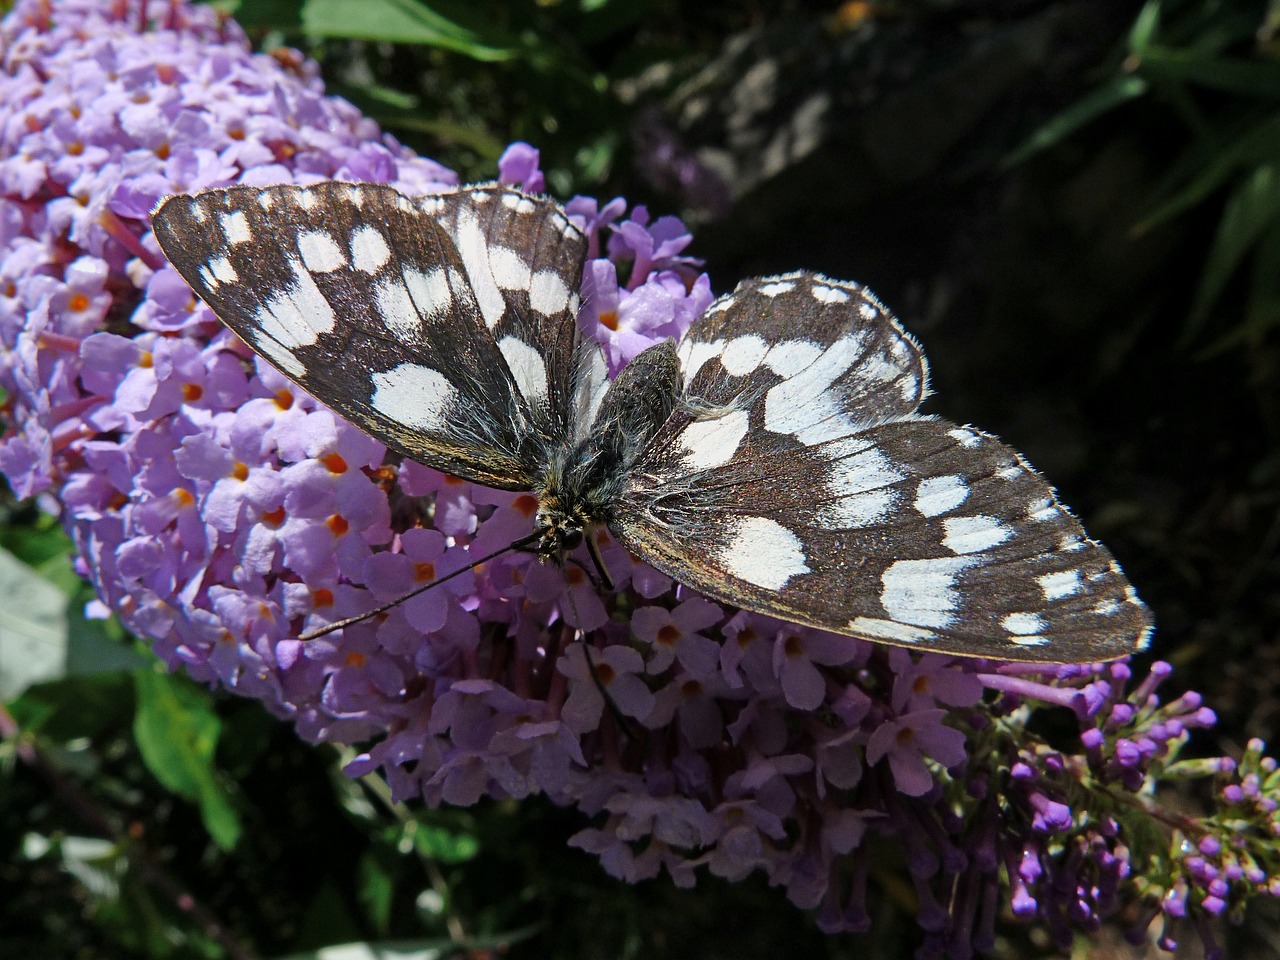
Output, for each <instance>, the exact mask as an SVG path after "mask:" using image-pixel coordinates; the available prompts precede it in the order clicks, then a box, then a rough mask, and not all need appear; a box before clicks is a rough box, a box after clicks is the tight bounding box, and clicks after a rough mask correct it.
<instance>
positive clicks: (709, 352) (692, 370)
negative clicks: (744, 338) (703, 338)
mask: <svg viewBox="0 0 1280 960" xmlns="http://www.w3.org/2000/svg"><path fill="white" fill-rule="evenodd" d="M723 349H724V341H723V340H712V341H711V342H710V343H701V342H698V341H696V340H686V341H684V343H682V344H680V349H679V350H678V351H677V355H678V356H679V357H680V366H681V367H682V368H683V369H684V382H685V383H689V382H690V381H692V380H693V378H694V376H696V375H697V373H698V371H699V370H701V369H702V365H703V364H704V363H706V362H707V361H708V360H710V359H711V358H712V357H718V356H719V355H720V351H721V350H723Z"/></svg>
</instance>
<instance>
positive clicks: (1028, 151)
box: [1006, 0, 1280, 352]
mask: <svg viewBox="0 0 1280 960" xmlns="http://www.w3.org/2000/svg"><path fill="white" fill-rule="evenodd" d="M1277 31H1280V3H1277V2H1276V0H1271V2H1269V3H1268V4H1267V6H1266V8H1265V10H1263V9H1261V8H1260V7H1259V5H1256V4H1245V3H1226V2H1222V0H1149V2H1148V3H1147V4H1146V5H1145V6H1144V7H1143V8H1142V11H1141V13H1140V14H1139V15H1138V17H1137V19H1136V20H1135V21H1134V24H1133V27H1132V29H1131V30H1130V31H1129V34H1128V36H1127V38H1126V39H1125V42H1124V44H1123V46H1122V48H1121V49H1120V50H1119V51H1118V52H1117V54H1116V55H1115V57H1114V58H1113V59H1114V63H1113V65H1112V67H1111V68H1110V70H1109V71H1108V74H1107V76H1106V78H1105V79H1104V80H1103V81H1102V82H1101V83H1100V84H1099V85H1098V86H1097V87H1095V88H1094V90H1093V91H1092V92H1090V93H1089V94H1088V95H1087V96H1085V97H1083V98H1082V99H1080V100H1079V101H1077V102H1076V103H1075V104H1073V105H1072V106H1071V107H1070V108H1068V109H1067V110H1064V111H1063V112H1062V113H1061V114H1059V115H1058V116H1057V117H1055V118H1054V119H1052V120H1051V121H1050V122H1048V123H1047V124H1045V125H1044V126H1043V127H1042V128H1041V129H1039V130H1038V131H1036V132H1035V133H1034V134H1033V135H1032V136H1031V137H1030V138H1029V139H1028V140H1027V142H1026V143H1024V144H1023V145H1022V146H1021V147H1020V148H1018V150H1016V151H1015V152H1014V153H1013V154H1012V155H1011V156H1010V157H1009V158H1008V160H1007V161H1006V166H1011V165H1013V164H1015V163H1018V162H1021V161H1022V160H1025V159H1026V158H1027V157H1029V156H1031V155H1032V154H1034V153H1036V152H1038V151H1040V150H1044V149H1047V148H1048V147H1051V146H1053V145H1054V144H1057V143H1059V142H1060V141H1062V140H1063V139H1065V138H1066V137H1068V136H1070V135H1071V134H1073V133H1074V132H1075V131H1077V130H1078V129H1079V128H1081V127H1083V126H1084V125H1086V124H1088V123H1090V122H1091V121H1093V120H1095V119H1097V118H1099V117H1101V116H1103V115H1105V114H1109V113H1111V112H1112V111H1115V110H1117V109H1120V108H1122V107H1126V105H1129V104H1133V103H1134V102H1135V101H1144V102H1145V105H1143V106H1139V105H1136V104H1135V105H1134V106H1131V107H1128V109H1147V110H1162V111H1169V112H1170V113H1171V114H1172V115H1173V116H1174V117H1176V118H1177V120H1178V121H1179V123H1180V125H1181V127H1182V130H1183V135H1184V136H1183V139H1184V142H1183V143H1182V144H1180V145H1179V146H1178V147H1177V148H1176V149H1175V150H1173V151H1171V152H1170V156H1169V157H1168V162H1167V163H1166V164H1165V169H1164V172H1163V175H1162V176H1161V177H1160V178H1159V179H1158V180H1157V181H1156V182H1155V183H1154V184H1153V188H1152V191H1151V195H1150V198H1149V200H1148V204H1147V211H1146V214H1145V215H1144V216H1143V217H1142V219H1141V220H1140V221H1139V222H1138V223H1137V224H1135V225H1134V227H1133V231H1134V233H1135V234H1136V235H1140V234H1143V233H1146V232H1147V231H1149V230H1151V229H1152V228H1154V227H1156V226H1157V225H1159V224H1162V223H1164V222H1166V221H1168V220H1170V219H1172V218H1174V217H1177V216H1179V215H1181V214H1184V213H1187V212H1188V211H1191V210H1193V209H1195V208H1199V207H1203V206H1206V205H1211V206H1213V207H1214V208H1217V209H1219V210H1220V211H1221V212H1220V214H1219V216H1218V223H1217V229H1216V231H1215V233H1214V236H1213V238H1212V240H1211V242H1210V244H1209V247H1208V250H1207V251H1206V254H1205V258H1204V267H1203V271H1202V273H1201V275H1200V280H1199V284H1198V287H1197V289H1196V292H1195V295H1194V297H1193V299H1192V301H1191V304H1190V307H1189V310H1188V312H1187V315H1186V318H1185V321H1184V325H1183V327H1182V330H1181V334H1180V342H1181V344H1182V345H1183V346H1190V345H1192V344H1198V345H1200V346H1202V347H1204V348H1205V349H1206V350H1207V351H1209V352H1217V351H1220V350H1223V349H1226V348H1229V347H1234V346H1239V345H1241V344H1247V343H1256V342H1257V340H1258V339H1259V338H1260V337H1262V336H1263V335H1264V334H1266V333H1267V332H1268V331H1270V330H1271V329H1273V328H1274V327H1276V326H1278V325H1280V37H1278V36H1277ZM1233 281H1239V290H1238V291H1231V290H1230V289H1229V288H1230V285H1231V284H1232V282H1233ZM1233 295H1234V299H1233ZM1224 301H1226V302H1224ZM1215 319H1217V320H1218V321H1219V322H1216V323H1215V322H1212V321H1214V320H1215Z"/></svg>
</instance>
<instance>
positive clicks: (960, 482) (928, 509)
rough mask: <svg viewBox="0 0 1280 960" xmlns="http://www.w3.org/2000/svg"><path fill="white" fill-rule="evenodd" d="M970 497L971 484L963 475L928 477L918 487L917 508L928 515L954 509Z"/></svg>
mask: <svg viewBox="0 0 1280 960" xmlns="http://www.w3.org/2000/svg"><path fill="white" fill-rule="evenodd" d="M968 498H969V485H968V484H967V483H965V482H964V478H963V477H957V476H947V477H926V478H925V479H923V480H921V481H920V486H918V487H916V509H917V510H919V511H920V512H921V513H922V514H924V515H925V516H926V517H936V516H938V515H939V514H942V513H946V512H947V511H948V510H954V509H955V508H956V507H958V506H960V504H962V503H964V502H965V500H967V499H968Z"/></svg>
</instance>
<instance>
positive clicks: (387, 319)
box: [373, 277, 422, 343]
mask: <svg viewBox="0 0 1280 960" xmlns="http://www.w3.org/2000/svg"><path fill="white" fill-rule="evenodd" d="M373 299H374V303H376V304H377V306H378V316H379V317H380V318H381V319H382V323H383V325H384V326H385V327H386V328H387V329H388V330H390V331H391V332H392V333H394V334H395V335H396V337H397V338H398V339H399V340H400V341H401V342H402V343H411V342H415V341H417V340H419V339H420V338H421V336H422V318H421V317H420V316H419V315H418V310H417V308H416V307H414V305H413V298H412V297H410V296H409V288H408V287H406V286H405V285H404V281H403V280H402V279H401V278H399V277H387V278H386V279H383V280H380V281H378V283H377V285H376V286H375V287H374V288H373Z"/></svg>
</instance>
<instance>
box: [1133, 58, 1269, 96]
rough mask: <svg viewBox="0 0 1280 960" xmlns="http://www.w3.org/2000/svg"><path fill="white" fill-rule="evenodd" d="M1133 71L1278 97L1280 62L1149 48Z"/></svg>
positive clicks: (1171, 80) (1163, 79)
mask: <svg viewBox="0 0 1280 960" xmlns="http://www.w3.org/2000/svg"><path fill="white" fill-rule="evenodd" d="M1137 70H1138V73H1139V74H1140V75H1141V76H1143V77H1145V78H1146V79H1148V80H1151V81H1155V82H1165V83H1186V84H1194V85H1196V86H1201V87H1207V88H1209V89H1212V90H1222V91H1225V92H1227V93H1234V94H1237V95H1238V96H1244V97H1263V98H1266V99H1269V100H1274V99H1277V98H1280V63H1274V62H1269V61H1261V60H1260V61H1249V60H1237V59H1228V58H1224V57H1214V58H1207V57H1204V56H1201V55H1200V54H1198V53H1195V52H1193V51H1190V50H1171V49H1169V48H1166V47H1151V48H1150V49H1148V50H1147V51H1146V52H1145V53H1144V54H1143V55H1142V59H1141V60H1140V61H1139V63H1138V67H1137Z"/></svg>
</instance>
